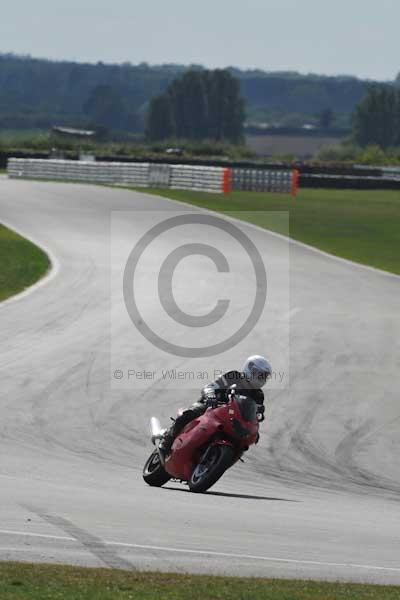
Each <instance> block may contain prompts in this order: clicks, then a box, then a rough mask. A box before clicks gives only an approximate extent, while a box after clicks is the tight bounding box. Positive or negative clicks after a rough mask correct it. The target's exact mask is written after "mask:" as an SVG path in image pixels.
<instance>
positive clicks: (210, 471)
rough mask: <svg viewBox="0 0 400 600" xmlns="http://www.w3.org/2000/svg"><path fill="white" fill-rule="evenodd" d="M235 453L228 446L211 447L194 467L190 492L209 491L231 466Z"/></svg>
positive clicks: (190, 481)
mask: <svg viewBox="0 0 400 600" xmlns="http://www.w3.org/2000/svg"><path fill="white" fill-rule="evenodd" d="M234 458H235V452H234V450H233V448H231V447H230V446H222V445H219V444H217V445H215V446H212V447H211V448H210V449H209V451H208V452H207V453H206V455H205V456H204V459H202V460H201V461H200V462H199V463H198V465H196V467H195V469H194V471H193V473H192V475H191V477H190V480H189V489H190V491H191V492H195V493H202V492H206V491H207V490H208V489H210V487H211V486H213V485H214V483H216V482H217V481H218V479H220V477H222V475H223V474H224V473H225V471H226V470H227V469H229V467H230V466H231V465H232V463H233V461H234Z"/></svg>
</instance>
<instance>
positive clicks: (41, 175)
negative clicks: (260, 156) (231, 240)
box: [8, 158, 298, 194]
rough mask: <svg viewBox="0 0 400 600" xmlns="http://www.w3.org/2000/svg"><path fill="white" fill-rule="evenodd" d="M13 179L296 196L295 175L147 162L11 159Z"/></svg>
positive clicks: (10, 172)
mask: <svg viewBox="0 0 400 600" xmlns="http://www.w3.org/2000/svg"><path fill="white" fill-rule="evenodd" d="M8 175H9V177H11V178H14V179H18V178H21V179H24V178H25V179H49V180H58V181H82V182H86V183H103V184H126V185H134V186H138V187H154V188H171V189H180V190H198V191H202V192H214V193H229V192H230V191H232V190H242V191H260V192H281V193H292V194H296V193H297V187H298V172H297V171H296V170H294V171H282V170H273V169H268V170H266V169H242V168H234V169H230V168H224V167H208V166H194V165H173V164H171V165H169V164H150V163H117V162H92V161H88V162H84V161H74V160H49V159H29V158H28V159H26V158H10V159H9V161H8Z"/></svg>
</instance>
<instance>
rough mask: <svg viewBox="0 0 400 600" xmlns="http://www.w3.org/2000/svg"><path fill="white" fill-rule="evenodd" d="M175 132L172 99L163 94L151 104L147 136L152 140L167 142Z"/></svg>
mask: <svg viewBox="0 0 400 600" xmlns="http://www.w3.org/2000/svg"><path fill="white" fill-rule="evenodd" d="M174 132H175V128H174V124H173V117H172V106H171V101H170V98H169V97H168V96H167V95H165V94H162V95H160V96H156V97H155V98H153V99H152V100H151V102H150V106H149V111H148V118H147V128H146V135H147V137H148V138H149V139H150V140H165V139H168V138H171V137H173V135H174Z"/></svg>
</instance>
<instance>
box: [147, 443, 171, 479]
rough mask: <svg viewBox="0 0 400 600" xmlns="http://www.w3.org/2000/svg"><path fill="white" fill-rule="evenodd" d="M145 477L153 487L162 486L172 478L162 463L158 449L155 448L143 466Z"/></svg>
mask: <svg viewBox="0 0 400 600" xmlns="http://www.w3.org/2000/svg"><path fill="white" fill-rule="evenodd" d="M143 479H144V480H145V482H146V483H147V484H148V485H151V486H153V487H161V486H162V485H164V483H167V481H169V480H170V479H171V476H170V475H168V473H167V472H166V470H165V469H164V467H163V466H162V464H161V460H160V455H159V454H158V450H154V452H153V453H152V454H151V455H150V456H149V458H148V459H147V461H146V464H145V465H144V467H143Z"/></svg>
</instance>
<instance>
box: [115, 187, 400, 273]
mask: <svg viewBox="0 0 400 600" xmlns="http://www.w3.org/2000/svg"><path fill="white" fill-rule="evenodd" d="M121 189H122V188H121ZM129 191H130V192H131V193H132V190H129ZM134 193H141V192H134ZM142 193H143V194H146V189H145V188H143V192H142ZM147 195H148V196H150V195H151V196H153V197H156V198H160V199H162V200H168V201H169V202H175V203H176V204H182V205H183V206H187V207H190V208H192V209H193V208H195V209H198V210H200V211H201V212H204V213H208V214H211V215H217V216H221V217H223V218H224V219H227V220H228V221H234V222H235V223H238V224H241V225H244V226H246V227H250V229H255V230H256V231H262V232H264V233H266V234H268V235H272V236H273V237H276V238H279V239H281V240H284V241H285V242H287V243H289V244H293V245H294V246H300V247H302V248H305V249H306V250H310V251H311V252H314V253H315V254H321V255H322V256H325V257H326V258H329V259H330V260H333V261H335V262H339V263H344V264H345V265H349V266H351V267H356V268H358V269H366V270H367V271H371V272H372V273H376V274H377V275H385V276H386V277H391V278H392V279H399V280H400V275H398V274H397V273H391V272H390V271H384V270H383V269H378V268H377V267H371V266H369V265H363V264H362V263H358V262H354V261H353V260H350V259H348V258H342V257H341V256H336V255H335V254H329V252H324V250H320V249H319V248H316V247H315V246H310V245H309V244H306V243H304V242H300V241H299V240H295V239H294V238H291V237H288V236H287V235H282V234H281V233H276V231H272V230H271V229H266V228H265V227H261V226H260V225H255V224H254V223H250V221H244V220H242V219H238V218H236V217H231V216H230V215H229V214H226V213H224V212H220V211H216V210H211V209H209V208H203V207H202V206H199V205H198V204H190V203H189V202H184V201H183V200H174V199H172V198H166V197H165V196H157V195H156V194H147Z"/></svg>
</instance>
